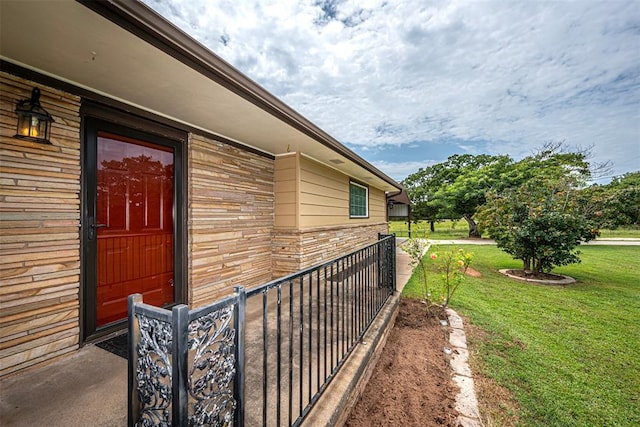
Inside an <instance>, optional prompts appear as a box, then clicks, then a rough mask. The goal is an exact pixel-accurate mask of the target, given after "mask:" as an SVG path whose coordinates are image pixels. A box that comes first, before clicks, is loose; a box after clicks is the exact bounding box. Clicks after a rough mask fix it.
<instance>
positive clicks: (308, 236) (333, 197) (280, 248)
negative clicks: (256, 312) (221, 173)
mask: <svg viewBox="0 0 640 427" xmlns="http://www.w3.org/2000/svg"><path fill="white" fill-rule="evenodd" d="M275 164H276V173H275V175H276V178H275V182H276V183H275V198H276V200H275V204H276V223H275V224H276V226H275V229H274V235H273V240H272V247H273V255H272V259H273V276H274V277H282V276H285V275H287V274H291V273H294V272H296V271H298V270H301V269H304V268H307V267H311V266H312V265H315V264H319V263H322V262H324V261H328V260H331V259H333V258H336V257H338V256H341V255H344V254H346V253H349V252H351V251H353V250H354V249H357V248H358V247H362V246H365V245H367V244H370V243H372V242H374V241H375V240H376V239H377V238H378V233H386V232H387V230H388V227H387V222H386V197H385V193H384V191H382V190H379V189H377V188H374V187H369V217H368V218H350V217H349V176H347V175H345V174H343V173H341V172H338V171H336V170H335V169H333V168H330V167H327V166H325V165H322V164H321V163H318V162H316V161H314V160H312V159H309V158H307V157H304V156H302V155H300V154H299V153H291V154H288V155H286V156H279V157H277V158H276V162H275ZM296 189H297V190H296ZM283 214H284V215H286V218H285V219H283V220H280V219H279V216H280V215H283Z"/></svg>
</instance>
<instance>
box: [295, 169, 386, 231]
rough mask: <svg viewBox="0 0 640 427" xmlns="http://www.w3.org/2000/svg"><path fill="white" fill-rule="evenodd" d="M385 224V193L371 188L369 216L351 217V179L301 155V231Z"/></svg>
mask: <svg viewBox="0 0 640 427" xmlns="http://www.w3.org/2000/svg"><path fill="white" fill-rule="evenodd" d="M384 221H386V198H385V193H384V191H382V190H379V189H377V188H373V187H369V217H368V218H350V217H349V176H347V175H344V174H343V173H341V172H338V171H336V170H335V169H332V168H330V167H327V166H324V165H322V164H320V163H318V162H316V161H314V160H311V159H309V158H306V157H302V156H301V160H300V225H299V228H300V229H306V228H315V227H325V226H339V225H345V226H346V225H362V224H377V223H380V222H384Z"/></svg>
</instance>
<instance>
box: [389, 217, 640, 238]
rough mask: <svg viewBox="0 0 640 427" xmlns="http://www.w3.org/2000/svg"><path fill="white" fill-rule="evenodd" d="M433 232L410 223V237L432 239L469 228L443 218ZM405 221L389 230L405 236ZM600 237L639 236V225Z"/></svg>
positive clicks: (459, 235) (457, 234)
mask: <svg viewBox="0 0 640 427" xmlns="http://www.w3.org/2000/svg"><path fill="white" fill-rule="evenodd" d="M434 228H435V232H433V233H432V232H431V231H430V229H429V223H428V222H427V221H418V223H417V224H415V223H413V222H412V223H411V237H422V238H429V239H432V240H445V239H464V238H466V237H467V236H468V235H469V228H468V226H467V223H466V222H465V221H464V220H458V221H451V220H443V221H439V222H436V223H435V227H434ZM407 229H408V226H407V223H406V221H389V232H390V233H396V236H398V237H407ZM600 237H601V238H612V237H625V238H629V237H634V238H640V228H639V227H626V228H619V229H616V230H600Z"/></svg>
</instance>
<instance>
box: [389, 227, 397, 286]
mask: <svg viewBox="0 0 640 427" xmlns="http://www.w3.org/2000/svg"><path fill="white" fill-rule="evenodd" d="M392 236H393V238H392V239H391V265H390V266H389V268H391V274H392V275H393V293H395V292H396V291H397V290H398V286H397V283H396V235H395V233H394V234H392Z"/></svg>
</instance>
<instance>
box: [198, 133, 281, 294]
mask: <svg viewBox="0 0 640 427" xmlns="http://www.w3.org/2000/svg"><path fill="white" fill-rule="evenodd" d="M273 175H274V161H273V160H272V159H269V158H265V157H263V156H259V155H257V154H253V153H251V152H248V151H245V150H241V149H238V148H235V147H232V146H230V145H228V144H223V143H221V142H218V141H214V140H211V139H207V138H204V137H201V136H199V135H193V134H192V135H190V141H189V281H190V282H189V302H190V305H191V306H193V307H197V306H201V305H204V304H207V303H211V302H213V301H215V300H216V299H218V298H220V297H221V296H224V295H228V294H229V293H231V292H232V291H233V287H234V286H236V285H242V286H245V287H250V286H256V285H260V284H263V283H267V282H268V281H270V280H271V277H272V272H271V268H272V263H271V237H272V233H273V225H274V188H273V180H274V177H273Z"/></svg>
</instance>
